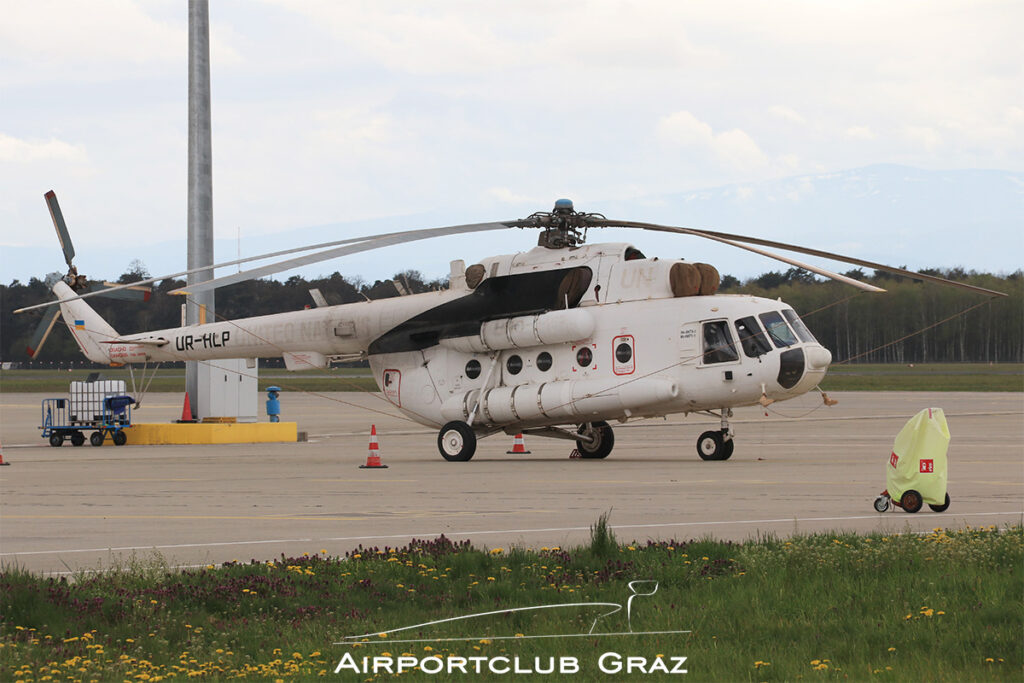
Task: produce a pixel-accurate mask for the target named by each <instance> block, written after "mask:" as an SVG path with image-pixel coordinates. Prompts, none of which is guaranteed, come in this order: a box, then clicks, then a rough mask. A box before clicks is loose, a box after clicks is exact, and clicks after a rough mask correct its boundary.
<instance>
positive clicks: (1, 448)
mask: <svg viewBox="0 0 1024 683" xmlns="http://www.w3.org/2000/svg"><path fill="white" fill-rule="evenodd" d="M10 464H11V463H9V462H4V445H3V444H0V466H4V465H10Z"/></svg>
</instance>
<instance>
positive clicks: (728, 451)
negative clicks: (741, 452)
mask: <svg viewBox="0 0 1024 683" xmlns="http://www.w3.org/2000/svg"><path fill="white" fill-rule="evenodd" d="M735 448H736V441H735V440H733V439H726V438H725V432H722V455H721V457H720V458H718V459H719V460H728V459H729V458H730V457H732V452H733V449H735Z"/></svg>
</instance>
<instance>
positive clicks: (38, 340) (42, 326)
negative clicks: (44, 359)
mask: <svg viewBox="0 0 1024 683" xmlns="http://www.w3.org/2000/svg"><path fill="white" fill-rule="evenodd" d="M59 317H60V306H58V305H57V304H55V303H54V304H50V305H49V307H47V308H46V310H45V312H44V313H43V319H42V320H40V321H39V325H37V326H36V330H35V332H33V333H32V339H31V340H30V341H29V343H28V346H27V347H26V348H25V353H27V354H28V357H29V358H32V359H37V358H38V357H39V352H40V350H42V348H43V344H44V343H46V338H47V337H49V336H50V332H51V331H52V330H53V324H54V323H55V322H57V318H59Z"/></svg>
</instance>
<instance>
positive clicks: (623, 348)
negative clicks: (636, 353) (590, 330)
mask: <svg viewBox="0 0 1024 683" xmlns="http://www.w3.org/2000/svg"><path fill="white" fill-rule="evenodd" d="M632 357H633V347H632V346H630V345H629V344H627V343H626V342H622V343H621V344H619V345H618V346H616V347H615V360H617V361H619V362H620V363H628V362H629V359H630V358H632Z"/></svg>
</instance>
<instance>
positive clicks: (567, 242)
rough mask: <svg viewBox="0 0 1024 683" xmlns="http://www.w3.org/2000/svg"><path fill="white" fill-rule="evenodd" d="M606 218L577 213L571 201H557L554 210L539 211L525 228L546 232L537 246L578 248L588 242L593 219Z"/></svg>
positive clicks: (597, 214)
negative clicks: (588, 231)
mask: <svg viewBox="0 0 1024 683" xmlns="http://www.w3.org/2000/svg"><path fill="white" fill-rule="evenodd" d="M595 218H600V219H604V216H603V215H602V214H599V213H582V212H579V211H576V209H575V208H574V207H573V203H572V200H571V199H559V200H557V201H555V206H554V209H553V210H551V211H550V212H548V211H538V212H537V213H534V214H531V215H530V216H529V217H528V218H526V219H525V221H523V223H524V224H525V226H529V227H534V228H541V229H542V230H543V231H544V232H542V233H541V234H540V237H538V238H537V246H539V247H547V248H548V249H564V248H566V247H578V246H580V245H581V244H583V243H584V242H586V240H587V228H588V227H590V221H591V219H595Z"/></svg>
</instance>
